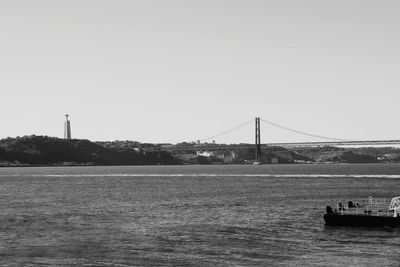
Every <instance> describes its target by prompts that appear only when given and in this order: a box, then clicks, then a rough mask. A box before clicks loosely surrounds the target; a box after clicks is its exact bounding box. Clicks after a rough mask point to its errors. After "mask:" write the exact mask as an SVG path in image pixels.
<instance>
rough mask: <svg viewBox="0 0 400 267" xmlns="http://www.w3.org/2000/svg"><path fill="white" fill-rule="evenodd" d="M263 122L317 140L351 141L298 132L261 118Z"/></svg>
mask: <svg viewBox="0 0 400 267" xmlns="http://www.w3.org/2000/svg"><path fill="white" fill-rule="evenodd" d="M261 121H262V122H264V123H267V124H269V125H272V126H274V127H278V128H280V129H283V130H286V131H289V132H293V133H298V134H302V135H305V136H308V137H315V138H320V139H325V140H331V141H349V140H345V139H339V138H332V137H327V136H322V135H316V134H312V133H306V132H302V131H298V130H295V129H292V128H289V127H285V126H282V125H279V124H277V123H274V122H272V121H268V120H265V119H262V118H261Z"/></svg>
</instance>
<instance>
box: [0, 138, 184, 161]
mask: <svg viewBox="0 0 400 267" xmlns="http://www.w3.org/2000/svg"><path fill="white" fill-rule="evenodd" d="M179 163H180V162H179V161H178V160H177V159H175V158H173V157H172V156H171V155H170V154H168V153H166V152H160V154H158V153H157V152H145V153H144V152H137V151H117V150H114V149H108V148H105V147H103V146H101V145H98V144H95V143H93V142H90V141H89V140H80V139H72V140H65V139H59V138H54V137H47V136H34V135H33V136H24V137H17V138H6V139H1V140H0V165H1V166H31V165H35V166H37V165H39V166H40V165H46V166H47V165H156V164H179Z"/></svg>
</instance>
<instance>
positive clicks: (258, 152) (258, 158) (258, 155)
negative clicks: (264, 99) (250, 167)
mask: <svg viewBox="0 0 400 267" xmlns="http://www.w3.org/2000/svg"><path fill="white" fill-rule="evenodd" d="M255 160H256V161H257V162H260V161H261V138H260V118H258V117H256V156H255Z"/></svg>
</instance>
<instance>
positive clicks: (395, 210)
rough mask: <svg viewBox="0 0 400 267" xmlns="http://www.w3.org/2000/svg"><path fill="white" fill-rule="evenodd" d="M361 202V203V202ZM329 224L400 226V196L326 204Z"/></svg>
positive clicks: (327, 222)
mask: <svg viewBox="0 0 400 267" xmlns="http://www.w3.org/2000/svg"><path fill="white" fill-rule="evenodd" d="M360 203H361V204H360ZM324 220H325V225H327V226H360V227H400V197H394V198H392V199H391V201H390V202H389V201H387V200H386V199H381V198H372V197H369V198H368V199H367V200H366V201H364V200H363V201H362V202H353V201H348V202H347V204H344V203H337V205H336V208H332V207H331V206H326V214H324Z"/></svg>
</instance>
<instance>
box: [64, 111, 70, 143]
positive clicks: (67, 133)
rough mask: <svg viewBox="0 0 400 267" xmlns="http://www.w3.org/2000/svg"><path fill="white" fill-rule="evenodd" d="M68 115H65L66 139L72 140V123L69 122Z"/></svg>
mask: <svg viewBox="0 0 400 267" xmlns="http://www.w3.org/2000/svg"><path fill="white" fill-rule="evenodd" d="M68 116H69V115H68V114H65V123H64V139H67V140H70V139H71V122H70V121H69V120H68Z"/></svg>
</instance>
